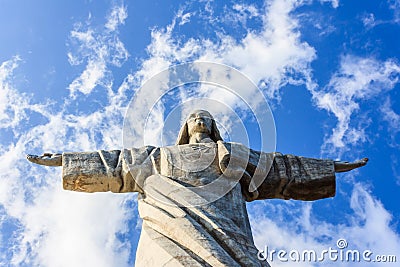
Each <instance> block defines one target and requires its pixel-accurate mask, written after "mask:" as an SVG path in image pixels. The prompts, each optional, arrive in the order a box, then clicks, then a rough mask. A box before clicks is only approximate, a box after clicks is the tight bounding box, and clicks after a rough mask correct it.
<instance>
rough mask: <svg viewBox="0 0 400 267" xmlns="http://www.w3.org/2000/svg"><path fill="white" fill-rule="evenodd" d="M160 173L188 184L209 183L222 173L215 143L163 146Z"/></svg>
mask: <svg viewBox="0 0 400 267" xmlns="http://www.w3.org/2000/svg"><path fill="white" fill-rule="evenodd" d="M160 152H161V153H160V174H161V175H164V176H167V177H170V178H172V179H174V180H177V181H180V182H183V183H186V184H187V185H192V186H199V185H205V184H208V183H210V182H212V181H214V180H215V179H217V178H218V177H219V176H220V175H221V173H222V172H221V170H220V168H219V162H218V150H217V145H216V144H215V143H202V144H189V145H180V146H173V147H163V148H161V151H160Z"/></svg>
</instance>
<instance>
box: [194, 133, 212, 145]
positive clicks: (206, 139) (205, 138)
mask: <svg viewBox="0 0 400 267" xmlns="http://www.w3.org/2000/svg"><path fill="white" fill-rule="evenodd" d="M210 142H214V141H213V140H212V139H211V138H210V135H209V134H208V133H193V134H192V135H191V136H190V138H189V144H197V143H210Z"/></svg>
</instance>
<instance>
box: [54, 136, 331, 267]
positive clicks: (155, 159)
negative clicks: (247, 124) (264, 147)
mask: <svg viewBox="0 0 400 267" xmlns="http://www.w3.org/2000/svg"><path fill="white" fill-rule="evenodd" d="M62 158H63V161H62V166H63V187H64V189H66V190H73V191H82V192H106V191H112V192H120V193H123V192H139V196H138V208H139V214H140V217H141V218H142V219H143V226H142V233H141V237H140V240H139V245H138V249H137V257H136V265H137V266H159V265H165V266H177V265H182V266H268V263H267V262H265V261H260V260H259V259H257V252H258V250H257V249H256V247H255V245H254V242H253V238H252V234H251V228H250V224H249V221H248V216H247V210H246V205H245V202H246V201H253V200H257V199H268V198H280V199H298V200H316V199H321V198H326V197H333V196H334V195H335V173H334V162H333V161H332V160H320V159H313V158H305V157H298V156H293V155H282V154H280V153H264V152H258V151H254V150H251V149H249V148H246V147H245V146H243V145H241V144H237V143H224V142H221V141H218V142H217V143H200V144H188V145H179V146H172V147H162V148H155V147H151V146H146V147H142V148H133V149H123V150H111V151H104V150H100V151H96V152H83V153H63V157H62ZM238 175H239V176H238ZM207 186H208V187H207Z"/></svg>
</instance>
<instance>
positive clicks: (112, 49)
mask: <svg viewBox="0 0 400 267" xmlns="http://www.w3.org/2000/svg"><path fill="white" fill-rule="evenodd" d="M126 17H127V11H126V8H125V7H124V6H115V7H113V9H112V10H111V12H110V15H109V16H108V19H107V22H106V24H105V25H104V27H101V28H100V29H98V28H96V27H91V26H90V18H89V20H88V22H87V23H86V24H83V23H77V24H76V25H75V27H74V30H72V31H71V37H70V38H71V47H72V48H74V50H73V51H71V52H69V53H68V59H69V62H70V64H71V65H81V64H86V68H85V70H84V71H83V72H82V73H81V75H80V76H79V77H77V78H76V79H75V80H74V81H73V82H72V83H71V84H70V86H69V88H68V89H69V91H70V95H71V96H72V97H75V96H76V93H77V92H80V93H83V94H85V95H87V94H90V93H91V92H92V90H93V89H94V88H95V87H96V86H102V87H104V88H106V89H110V88H111V86H112V82H113V81H112V74H111V73H110V71H109V70H108V66H117V67H120V66H121V65H122V64H123V63H124V62H125V61H126V60H127V59H128V57H129V53H128V51H127V50H126V48H125V46H124V44H123V43H122V42H121V40H120V39H119V37H118V27H119V26H120V25H122V24H124V21H125V19H126Z"/></svg>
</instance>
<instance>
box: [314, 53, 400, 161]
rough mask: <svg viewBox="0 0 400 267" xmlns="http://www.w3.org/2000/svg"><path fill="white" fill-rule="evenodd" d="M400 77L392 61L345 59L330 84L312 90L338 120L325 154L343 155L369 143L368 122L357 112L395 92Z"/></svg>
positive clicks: (343, 58) (329, 138) (397, 68)
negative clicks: (376, 99)
mask: <svg viewBox="0 0 400 267" xmlns="http://www.w3.org/2000/svg"><path fill="white" fill-rule="evenodd" d="M399 74H400V66H399V65H397V64H396V62H394V61H392V60H390V59H389V60H387V61H379V60H376V59H373V58H361V57H357V56H351V55H346V56H343V57H342V58H341V62H340V67H339V70H338V71H337V72H336V73H334V74H333V75H332V77H331V79H330V81H329V83H328V85H326V86H325V87H324V88H323V89H322V90H318V89H317V90H312V94H313V98H314V101H315V103H316V105H317V106H318V107H319V108H322V109H325V110H327V111H329V112H332V113H333V114H334V115H335V117H336V118H337V120H338V123H337V125H336V127H335V128H334V129H333V130H332V133H331V134H330V135H329V136H328V137H327V138H326V140H325V144H324V148H323V149H324V151H325V152H328V153H329V152H331V153H332V154H333V153H338V152H343V151H345V150H346V149H349V146H351V145H352V144H355V143H357V142H364V141H365V140H366V134H365V131H364V130H365V127H366V126H368V120H365V118H363V117H362V115H360V114H359V113H357V111H358V110H359V107H360V104H361V103H362V102H363V101H366V100H369V99H373V98H375V97H376V96H378V95H381V94H382V93H384V92H387V91H389V90H391V89H393V88H394V86H395V85H396V84H397V83H398V75H399ZM365 124H366V125H365Z"/></svg>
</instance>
